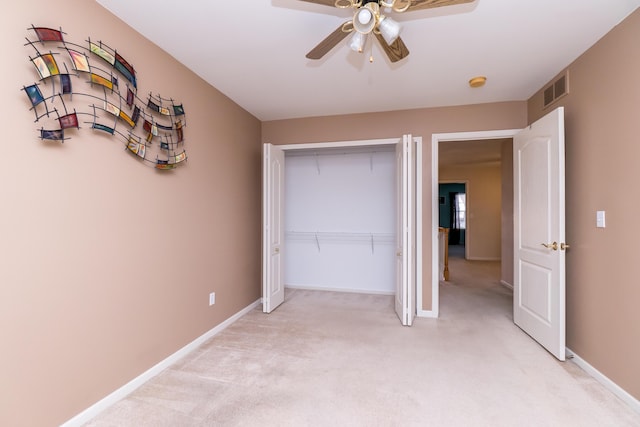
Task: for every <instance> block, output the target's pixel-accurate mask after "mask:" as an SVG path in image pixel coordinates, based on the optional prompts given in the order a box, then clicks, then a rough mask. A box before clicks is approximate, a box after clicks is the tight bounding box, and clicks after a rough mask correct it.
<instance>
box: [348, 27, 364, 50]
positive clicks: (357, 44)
mask: <svg viewBox="0 0 640 427" xmlns="http://www.w3.org/2000/svg"><path fill="white" fill-rule="evenodd" d="M366 41H367V35H366V34H363V33H361V32H359V31H354V32H353V36H351V40H350V41H349V47H350V48H351V50H353V51H354V52H358V53H362V51H363V50H364V44H365V43H366Z"/></svg>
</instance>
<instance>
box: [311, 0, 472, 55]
mask: <svg viewBox="0 0 640 427" xmlns="http://www.w3.org/2000/svg"><path fill="white" fill-rule="evenodd" d="M302 1H306V2H309V3H316V4H322V5H325V6H331V7H337V8H340V9H348V8H351V9H355V12H354V14H353V19H352V20H350V21H347V22H345V23H344V24H342V25H341V26H339V27H338V28H337V29H336V30H335V31H334V32H333V33H331V34H329V35H328V36H327V37H326V38H325V39H324V40H322V41H321V42H320V43H319V44H318V45H317V46H316V47H314V48H313V49H312V50H311V51H310V52H309V53H307V55H306V57H307V58H309V59H320V58H322V57H323V56H325V55H326V54H327V53H328V52H329V51H330V50H331V49H333V48H334V46H336V45H337V44H338V43H339V42H340V41H342V40H343V39H344V38H345V37H347V35H349V34H350V33H353V35H352V37H351V40H350V41H349V47H350V48H351V49H352V50H354V51H356V52H362V51H363V50H364V46H365V44H366V42H367V36H368V35H369V34H371V33H373V35H374V36H375V37H376V38H377V39H378V42H380V46H382V49H383V50H384V52H385V53H386V54H387V56H388V57H389V60H390V61H391V62H397V61H399V60H401V59H403V58H406V57H407V56H409V49H407V46H405V44H404V42H403V41H402V39H401V38H400V36H399V34H400V29H401V27H400V24H399V23H398V22H396V21H394V20H393V19H391V18H389V17H388V16H386V15H383V14H382V13H381V10H382V11H384V12H390V11H393V12H397V13H402V12H411V11H414V10H422V9H431V8H434V7H441V6H453V5H456V4H463V3H471V2H472V1H474V0H302Z"/></svg>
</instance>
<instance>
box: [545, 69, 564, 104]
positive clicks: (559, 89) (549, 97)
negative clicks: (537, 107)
mask: <svg viewBox="0 0 640 427" xmlns="http://www.w3.org/2000/svg"><path fill="white" fill-rule="evenodd" d="M568 93H569V71H568V70H567V71H565V73H564V74H563V75H561V76H560V77H558V78H557V79H556V80H555V81H554V82H553V83H551V84H550V85H549V86H547V87H546V88H545V89H544V91H543V92H542V96H543V99H544V107H545V108H546V107H548V106H549V105H551V104H553V103H554V102H556V101H557V100H558V99H560V98H562V97H563V96H565V95H566V94H568Z"/></svg>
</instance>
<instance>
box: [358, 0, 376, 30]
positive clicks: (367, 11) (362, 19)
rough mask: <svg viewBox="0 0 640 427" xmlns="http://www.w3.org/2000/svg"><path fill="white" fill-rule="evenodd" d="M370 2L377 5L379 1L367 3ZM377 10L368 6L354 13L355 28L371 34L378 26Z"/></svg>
mask: <svg viewBox="0 0 640 427" xmlns="http://www.w3.org/2000/svg"><path fill="white" fill-rule="evenodd" d="M369 4H376V6H377V3H368V4H367V5H369ZM376 12H377V11H375V10H372V8H369V7H367V6H364V7H361V8H359V9H358V10H357V11H356V13H355V14H354V15H353V28H354V29H355V30H356V31H357V32H359V33H363V34H369V33H370V32H371V31H373V29H374V27H375V26H376V20H377V18H376V16H377V13H376Z"/></svg>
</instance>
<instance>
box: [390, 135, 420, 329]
mask: <svg viewBox="0 0 640 427" xmlns="http://www.w3.org/2000/svg"><path fill="white" fill-rule="evenodd" d="M412 147H413V139H412V137H411V135H404V136H403V137H402V141H400V142H398V144H397V145H396V197H397V203H396V212H397V214H396V302H395V307H396V313H397V314H398V317H399V318H400V321H401V322H402V324H403V325H405V326H411V324H412V323H413V318H414V316H415V312H416V310H415V299H414V292H413V286H412V284H413V251H412V249H413V241H412V234H413V229H412V228H413V227H412V225H413V224H412V223H413V214H412V212H413V209H412V191H413V189H412V187H413V186H412V181H413V180H412V176H413V171H412V167H411V166H412V164H411V159H412V158H413V156H412V155H411V151H412Z"/></svg>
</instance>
